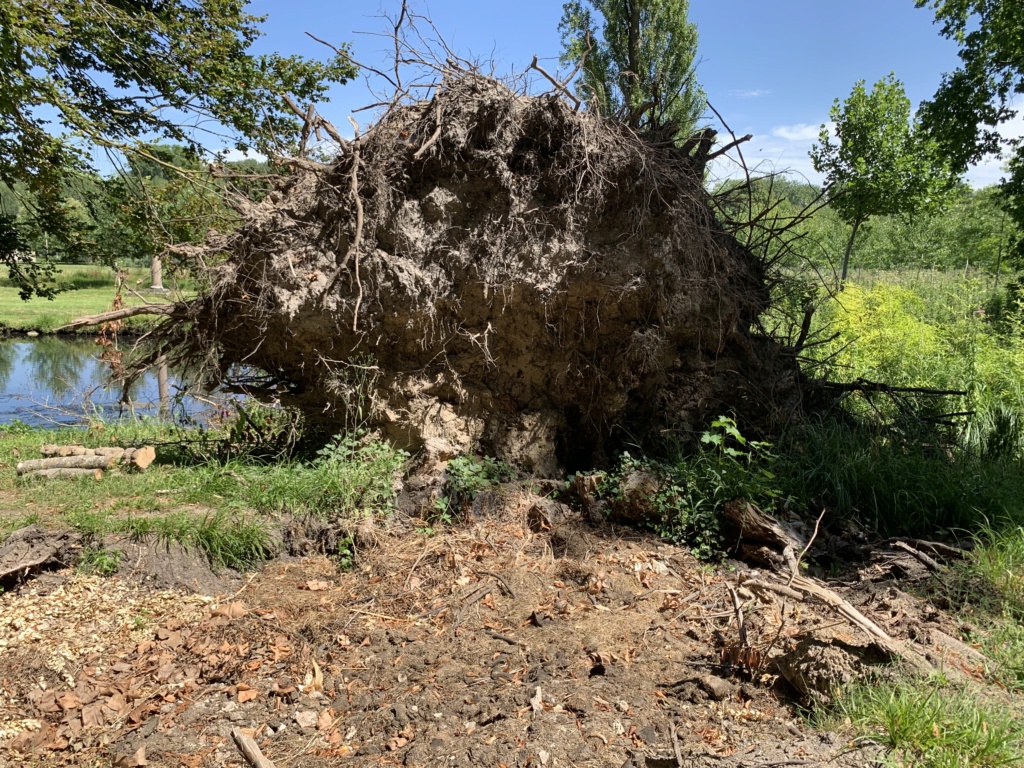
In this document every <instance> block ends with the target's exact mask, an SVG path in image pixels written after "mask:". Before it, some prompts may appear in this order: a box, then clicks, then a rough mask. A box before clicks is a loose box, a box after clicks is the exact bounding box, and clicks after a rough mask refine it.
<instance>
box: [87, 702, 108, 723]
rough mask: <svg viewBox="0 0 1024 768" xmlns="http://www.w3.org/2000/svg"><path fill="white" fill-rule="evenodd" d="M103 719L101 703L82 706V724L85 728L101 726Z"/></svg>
mask: <svg viewBox="0 0 1024 768" xmlns="http://www.w3.org/2000/svg"><path fill="white" fill-rule="evenodd" d="M104 721H105V718H104V717H103V705H102V704H99V703H96V704H89V705H88V706H85V707H83V708H82V725H84V726H85V727H86V728H91V727H99V726H102V725H103V723H104Z"/></svg>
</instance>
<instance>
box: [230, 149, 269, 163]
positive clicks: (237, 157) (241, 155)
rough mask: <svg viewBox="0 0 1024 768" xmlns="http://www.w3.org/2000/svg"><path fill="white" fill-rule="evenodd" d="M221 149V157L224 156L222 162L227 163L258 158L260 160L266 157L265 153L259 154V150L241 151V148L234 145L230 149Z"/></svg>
mask: <svg viewBox="0 0 1024 768" xmlns="http://www.w3.org/2000/svg"><path fill="white" fill-rule="evenodd" d="M221 151H222V153H223V155H222V157H223V158H224V162H227V163H236V162H239V161H241V160H259V161H260V162H262V161H264V160H266V159H267V156H266V155H261V154H260V153H259V152H255V151H250V152H243V151H242V150H240V149H238V148H236V147H232V148H231V149H224V150H221Z"/></svg>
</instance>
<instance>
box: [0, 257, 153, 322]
mask: <svg viewBox="0 0 1024 768" xmlns="http://www.w3.org/2000/svg"><path fill="white" fill-rule="evenodd" d="M128 272H129V276H130V277H129V285H130V286H131V287H132V288H133V289H135V290H138V291H139V292H140V293H142V292H143V289H144V288H145V287H146V286H147V285H149V270H148V269H145V268H133V269H130V270H128ZM114 278H115V274H114V270H113V269H111V268H109V267H99V266H92V265H82V264H67V265H62V266H61V267H60V278H59V279H60V281H61V282H63V283H66V284H67V285H69V286H70V287H71V288H72V290H68V291H65V292H63V293H61V294H58V295H57V296H56V298H54V299H52V300H50V299H40V298H32V299H30V300H29V301H23V300H22V299H21V297H20V296H19V295H18V289H17V288H15V287H14V286H13V285H12V284H11V281H10V279H9V278H7V277H3V278H0V328H4V329H7V330H12V331H23V332H25V331H38V332H39V333H53V332H54V331H56V330H57V329H58V328H60V327H61V326H63V325H65V324H67V323H68V322H70V321H71V320H74V319H75V318H78V317H83V316H85V315H95V314H99V313H100V312H104V311H106V310H108V309H110V307H111V303H112V302H113V300H114ZM143 295H145V294H144V293H143ZM146 298H147V300H148V301H156V302H159V301H162V298H161V297H160V296H159V295H155V294H154V295H152V296H147V297H146ZM124 301H125V303H126V304H127V305H128V306H134V305H137V304H142V303H143V302H142V300H141V299H139V298H138V297H137V296H133V295H132V294H131V293H127V292H126V293H125V294H124ZM151 322H152V320H151V319H149V318H145V317H142V318H131V319H130V320H129V321H128V325H129V326H130V327H139V328H140V329H141V326H143V325H145V324H147V323H151Z"/></svg>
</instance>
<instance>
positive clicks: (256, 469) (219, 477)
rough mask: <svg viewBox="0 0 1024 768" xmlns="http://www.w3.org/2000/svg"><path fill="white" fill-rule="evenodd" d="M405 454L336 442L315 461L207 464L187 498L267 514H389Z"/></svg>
mask: <svg viewBox="0 0 1024 768" xmlns="http://www.w3.org/2000/svg"><path fill="white" fill-rule="evenodd" d="M405 459H406V454H405V453H404V452H402V451H398V450H396V449H394V448H392V447H391V446H390V445H388V444H386V443H383V442H378V441H372V442H363V441H361V440H360V439H359V438H358V437H355V436H350V437H342V438H336V439H335V440H334V441H332V442H331V443H329V444H328V445H327V446H326V447H324V448H322V449H321V450H320V451H319V453H318V455H317V456H316V457H315V458H314V459H313V460H312V461H308V462H307V461H299V460H295V459H290V460H279V461H276V462H274V463H272V464H267V465H259V464H247V463H242V462H238V461H232V462H228V463H226V464H218V463H212V462H211V463H208V464H205V465H199V466H197V467H195V468H193V469H192V474H193V477H192V481H191V482H190V484H189V487H188V488H187V491H186V495H185V500H186V501H191V502H196V503H203V501H204V500H206V499H209V497H210V496H211V495H212V496H217V497H220V498H223V499H227V500H229V501H230V502H232V504H233V505H234V506H237V507H240V508H247V509H252V510H254V511H256V512H264V513H272V514H278V513H285V514H297V515H315V516H317V517H322V518H329V519H333V518H343V517H351V516H355V515H357V514H362V513H364V512H366V511H371V510H372V511H377V512H380V511H383V512H385V513H387V512H390V510H391V506H392V504H393V502H394V499H395V474H396V472H398V471H400V470H401V468H402V467H403V466H404V464H405Z"/></svg>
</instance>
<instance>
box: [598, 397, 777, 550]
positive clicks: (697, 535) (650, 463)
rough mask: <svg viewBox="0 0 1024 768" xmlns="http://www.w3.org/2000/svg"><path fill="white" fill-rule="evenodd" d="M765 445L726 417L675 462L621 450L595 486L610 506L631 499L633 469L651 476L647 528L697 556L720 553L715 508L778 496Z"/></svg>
mask: <svg viewBox="0 0 1024 768" xmlns="http://www.w3.org/2000/svg"><path fill="white" fill-rule="evenodd" d="M775 459H776V457H775V455H774V454H773V453H772V452H771V445H770V444H768V443H764V442H758V441H753V440H748V439H747V438H746V437H744V436H743V435H742V434H741V433H740V431H739V429H737V427H736V422H735V421H733V420H732V419H731V418H729V417H726V416H722V417H719V418H718V419H716V420H715V421H713V422H712V423H711V427H710V429H709V430H708V431H707V432H705V433H704V435H703V436H702V437H701V442H700V446H699V447H698V449H697V450H696V451H695V452H694V453H691V454H681V455H679V456H678V457H677V458H676V459H675V460H671V461H658V460H654V459H638V458H634V457H632V456H630V455H629V454H628V453H627V454H623V455H622V457H621V459H620V461H619V465H618V467H617V468H616V469H615V470H614V471H613V472H611V473H609V474H608V475H607V476H606V477H605V479H604V480H603V481H602V483H601V484H600V486H599V488H598V493H599V495H601V496H602V497H603V498H606V499H609V500H610V501H611V502H612V504H613V505H614V504H616V503H631V502H630V500H629V499H628V498H627V495H628V492H629V489H628V486H627V479H628V478H629V477H630V476H631V475H635V474H636V473H646V474H650V475H652V476H653V477H654V478H656V480H657V490H656V491H654V493H653V494H649V495H645V496H644V499H643V504H644V507H645V513H646V514H645V516H646V517H647V518H648V519H649V525H650V526H651V527H652V529H653V530H654V531H655V532H657V533H658V535H660V536H663V537H665V538H667V539H670V540H672V541H676V542H680V543H685V544H687V545H689V546H690V547H691V548H692V549H693V551H694V554H695V555H697V556H698V557H701V558H705V559H707V558H711V557H715V556H717V555H718V554H719V553H720V551H721V543H722V542H721V533H720V522H719V517H720V512H721V509H722V506H723V505H724V504H726V503H727V502H729V501H733V500H735V499H746V500H748V501H750V502H753V503H754V504H758V505H759V506H762V507H763V508H765V509H771V508H772V507H774V506H776V505H777V504H778V503H780V502H781V501H782V499H783V494H782V491H781V490H780V488H779V486H778V483H777V479H776V477H775V474H774V473H773V472H772V466H773V464H774V462H775Z"/></svg>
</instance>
